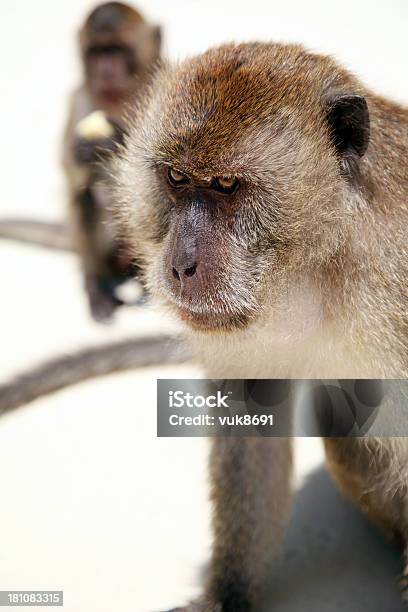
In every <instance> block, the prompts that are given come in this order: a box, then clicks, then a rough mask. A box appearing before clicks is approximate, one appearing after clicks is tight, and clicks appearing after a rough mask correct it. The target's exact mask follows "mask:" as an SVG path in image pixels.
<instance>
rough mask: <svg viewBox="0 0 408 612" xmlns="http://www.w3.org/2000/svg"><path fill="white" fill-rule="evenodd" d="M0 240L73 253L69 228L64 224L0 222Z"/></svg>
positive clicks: (11, 220)
mask: <svg viewBox="0 0 408 612" xmlns="http://www.w3.org/2000/svg"><path fill="white" fill-rule="evenodd" d="M0 238H6V239H8V240H16V241H18V242H26V243H28V244H35V245H38V246H42V247H46V248H48V249H52V250H56V251H72V244H71V240H70V236H69V232H68V229H67V227H66V226H65V225H64V224H63V223H48V222H45V221H35V220H34V219H33V220H31V219H26V220H22V219H3V220H0Z"/></svg>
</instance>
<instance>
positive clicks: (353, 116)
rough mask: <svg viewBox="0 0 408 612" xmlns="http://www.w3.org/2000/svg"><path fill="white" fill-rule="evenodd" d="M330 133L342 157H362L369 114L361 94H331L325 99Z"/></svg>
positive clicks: (366, 136) (368, 125)
mask: <svg viewBox="0 0 408 612" xmlns="http://www.w3.org/2000/svg"><path fill="white" fill-rule="evenodd" d="M326 108H327V112H326V117H327V121H328V124H329V129H330V135H331V139H332V142H333V144H334V146H335V147H336V149H337V152H338V153H339V155H340V156H341V158H342V159H350V158H353V157H356V156H358V157H362V156H363V155H364V153H365V152H366V150H367V147H368V142H369V139H370V116H369V112H368V107H367V102H366V100H365V98H363V96H358V95H352V94H335V95H331V96H330V97H329V98H328V100H327V101H326Z"/></svg>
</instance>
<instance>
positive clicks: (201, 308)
mask: <svg viewBox="0 0 408 612" xmlns="http://www.w3.org/2000/svg"><path fill="white" fill-rule="evenodd" d="M333 66H334V67H333ZM325 70H326V71H327V73H328V74H329V75H330V77H331V80H333V74H332V73H333V70H336V71H337V72H338V74H337V82H338V83H340V82H341V80H342V79H343V78H346V77H345V76H344V75H343V74H342V73H341V71H340V70H339V69H337V67H336V66H335V65H334V64H333V63H332V62H331V60H327V66H326V64H325V63H324V62H323V66H322V58H319V59H318V60H317V59H316V56H313V55H311V54H307V53H306V52H305V51H303V49H301V48H300V47H295V46H281V45H262V44H249V45H241V46H238V47H236V46H227V47H222V48H220V49H215V50H213V51H210V52H208V53H206V54H204V55H202V56H199V57H198V58H195V59H193V60H190V61H187V62H186V63H185V64H182V65H181V67H180V68H178V69H177V70H175V71H173V72H171V73H170V75H168V76H167V77H165V76H164V75H162V76H161V80H160V82H159V86H158V93H157V95H156V96H153V98H152V100H151V101H150V104H148V105H147V109H146V112H145V114H144V116H143V117H142V118H141V120H140V122H139V123H136V124H135V127H134V129H133V131H131V134H130V137H129V139H128V142H127V152H126V154H125V156H124V157H123V159H122V161H120V162H119V164H118V166H117V168H116V171H117V174H118V178H119V180H118V184H119V196H120V198H121V200H122V202H123V203H124V205H123V207H122V217H123V216H125V217H126V219H125V220H126V223H127V225H128V227H129V229H130V231H131V234H132V235H131V241H132V242H133V244H134V245H135V247H136V248H138V249H139V250H138V255H140V252H142V254H143V255H144V259H145V262H146V283H147V284H148V286H150V288H151V290H152V291H153V293H154V294H155V295H157V296H159V297H160V298H161V300H162V301H163V302H165V303H166V304H168V305H170V306H171V307H172V308H173V309H175V310H176V312H177V313H178V315H179V316H180V318H181V319H182V320H184V321H186V322H187V323H188V324H189V325H191V326H192V327H194V328H198V329H201V330H208V331H211V330H228V331H231V330H234V329H237V328H241V327H244V326H247V325H248V324H249V323H250V322H251V321H254V320H255V319H257V318H259V317H261V316H262V314H263V312H264V310H265V308H273V306H274V303H275V302H276V301H279V302H280V303H282V296H283V294H284V292H285V291H286V292H288V288H289V290H290V289H291V287H292V286H293V284H296V283H298V282H299V279H303V278H304V277H305V276H310V277H312V276H316V270H317V269H318V268H319V266H322V265H326V264H327V261H328V260H330V258H332V257H335V256H336V253H337V252H338V251H339V250H340V249H341V247H342V243H343V240H344V227H343V222H344V220H345V219H346V218H347V217H348V216H349V215H350V213H351V210H352V208H353V206H354V200H353V195H352V194H353V193H354V189H353V186H352V181H351V173H348V171H347V169H348V167H351V164H349V161H350V160H351V159H352V158H353V156H354V155H360V154H362V152H364V151H363V150H365V148H364V147H366V138H365V132H364V129H365V127H366V126H365V125H363V127H361V129H360V123H362V124H364V117H365V115H364V110H365V109H366V106H364V103H361V104H360V101H361V100H363V99H362V98H361V97H360V96H354V97H353V96H346V97H345V96H340V95H339V96H337V94H336V95H334V94H332V92H331V93H330V95H329V92H328V91H326V89H324V87H323V85H322V84H324V83H326V82H328V80H327V79H326V75H325V74H324V71H325ZM347 78H348V77H347ZM338 83H337V86H338ZM346 85H347V89H349V88H350V86H351V85H350V83H344V87H346ZM353 85H354V84H353ZM338 100H342V104H343V105H344V106H345V109H346V110H345V111H344V112H343V108H342V107H341V105H339V104H338V103H337V101H338ZM356 100H357V102H356V104H354V102H355V101H356ZM359 104H360V106H359ZM355 107H357V110H356V108H355ZM359 111H361V112H360V115H361V116H359V114H358V113H359ZM347 113H349V114H347ZM360 119H361V121H360ZM356 126H357V128H356ZM363 128H364V129H363ZM359 148H360V149H359ZM348 164H349V165H348ZM123 213H125V215H123ZM289 292H290V291H289Z"/></svg>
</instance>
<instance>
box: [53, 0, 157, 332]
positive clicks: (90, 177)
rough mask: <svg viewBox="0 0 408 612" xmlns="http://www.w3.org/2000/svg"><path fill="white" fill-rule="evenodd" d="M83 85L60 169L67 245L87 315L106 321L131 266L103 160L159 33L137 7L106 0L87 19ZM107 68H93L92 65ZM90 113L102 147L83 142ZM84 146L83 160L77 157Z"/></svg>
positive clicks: (151, 65) (141, 84) (151, 61)
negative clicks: (81, 132)
mask: <svg viewBox="0 0 408 612" xmlns="http://www.w3.org/2000/svg"><path fill="white" fill-rule="evenodd" d="M79 43H80V51H81V61H82V66H83V83H82V85H81V86H80V87H79V88H78V89H77V90H76V91H75V92H74V93H73V94H72V97H71V101H70V108H69V117H68V121H67V126H66V129H65V135H64V141H63V147H64V151H63V166H64V171H65V174H66V178H67V185H68V192H69V210H70V217H71V221H72V233H73V240H74V243H75V245H76V250H77V251H78V253H79V256H80V259H81V263H82V268H83V273H84V277H85V286H86V290H87V294H88V298H89V302H90V308H91V312H92V315H93V316H94V318H95V319H97V320H105V319H109V318H110V316H111V315H112V313H113V311H114V309H115V307H116V306H117V305H119V304H120V300H118V299H117V298H116V296H115V292H114V290H115V288H116V286H117V285H118V284H120V282H121V281H123V280H126V279H127V278H128V277H130V276H134V275H135V274H136V272H137V268H136V267H135V266H134V265H133V264H132V260H131V257H130V256H129V253H128V252H127V250H126V248H125V247H124V245H123V244H122V243H120V242H118V241H117V239H116V237H115V236H114V234H113V232H112V231H111V223H110V221H111V212H110V207H111V201H110V195H109V193H108V191H107V189H106V188H105V187H103V186H102V184H100V183H101V181H105V182H106V180H107V176H106V172H105V170H104V163H106V156H107V155H109V154H111V153H112V151H115V149H116V146H117V144H118V142H119V141H120V140H121V138H122V136H123V134H122V130H124V129H125V110H126V106H127V105H128V104H130V103H131V102H132V103H133V104H136V103H137V101H138V100H140V97H141V95H142V93H143V91H144V90H145V89H146V87H147V86H148V83H149V82H150V80H151V78H152V74H153V71H154V69H155V66H156V62H157V61H158V59H159V55H160V29H159V28H158V27H156V26H152V25H150V24H148V23H146V22H145V21H144V19H143V18H142V17H141V15H140V14H139V13H138V11H136V10H135V9H133V8H131V7H129V6H127V5H125V4H122V3H119V2H108V3H106V4H103V5H100V6H98V7H97V8H96V9H95V10H94V11H92V13H91V14H90V15H89V16H88V18H87V19H86V21H85V23H84V24H83V26H82V28H81V30H80V33H79ZM100 61H103V62H105V63H104V64H103V65H102V64H97V63H95V62H100ZM95 110H101V111H104V112H105V114H106V115H107V117H108V119H109V120H110V121H111V123H112V125H113V126H114V127H115V135H114V137H113V138H112V139H110V140H106V142H105V141H103V142H98V141H97V140H95V141H90V142H83V139H81V138H79V137H78V136H77V135H76V133H75V128H76V126H77V124H78V122H79V121H80V120H81V119H83V118H84V117H86V116H87V115H89V114H90V113H91V112H93V111H95ZM81 147H82V148H83V147H86V148H87V149H86V150H87V155H88V157H86V158H85V159H82V160H81V159H78V152H79V151H81Z"/></svg>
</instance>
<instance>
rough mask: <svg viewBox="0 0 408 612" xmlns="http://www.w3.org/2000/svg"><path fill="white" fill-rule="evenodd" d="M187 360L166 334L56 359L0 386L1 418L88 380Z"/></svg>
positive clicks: (171, 337)
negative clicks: (7, 413)
mask: <svg viewBox="0 0 408 612" xmlns="http://www.w3.org/2000/svg"><path fill="white" fill-rule="evenodd" d="M188 359H189V354H188V352H187V350H186V349H185V348H184V346H183V345H182V344H181V342H180V341H179V340H178V339H177V338H176V337H174V336H168V335H161V336H148V337H146V338H137V339H131V340H121V341H119V342H113V343H110V344H105V345H102V346H97V347H93V348H87V349H83V350H81V351H78V352H77V353H73V354H71V355H64V356H62V357H56V358H54V359H51V360H49V361H46V362H45V363H43V364H40V365H39V366H36V367H34V368H33V369H31V370H28V371H27V372H24V373H22V374H20V375H18V376H16V377H15V378H14V379H12V380H11V381H9V382H6V383H3V384H0V415H1V414H4V413H5V412H10V411H11V410H14V409H16V408H18V407H20V406H22V405H23V404H27V403H29V402H32V401H33V400H35V399H37V398H39V397H42V396H44V395H48V394H49V393H53V392H54V391H58V390H59V389H63V388H64V387H67V386H69V385H74V384H77V383H79V382H82V381H83V380H87V379H89V378H95V377H97V376H105V375H106V374H111V373H113V372H121V371H124V370H130V369H134V368H141V367H150V366H154V365H161V364H168V363H183V362H185V361H187V360H188Z"/></svg>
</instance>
